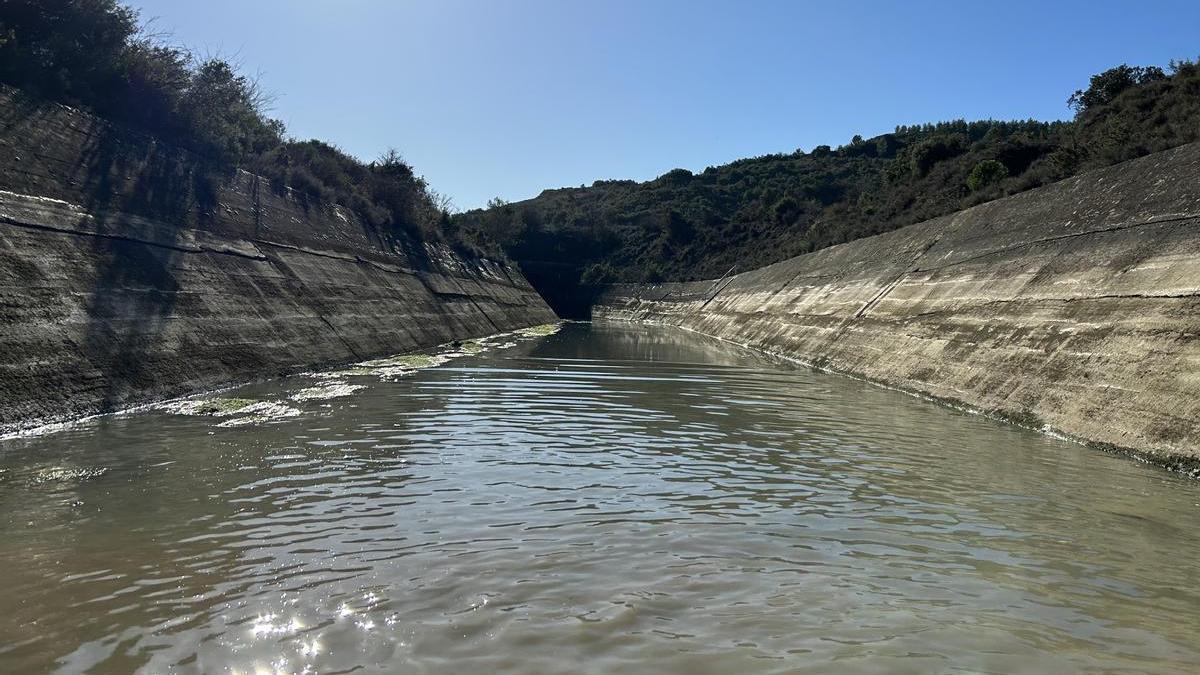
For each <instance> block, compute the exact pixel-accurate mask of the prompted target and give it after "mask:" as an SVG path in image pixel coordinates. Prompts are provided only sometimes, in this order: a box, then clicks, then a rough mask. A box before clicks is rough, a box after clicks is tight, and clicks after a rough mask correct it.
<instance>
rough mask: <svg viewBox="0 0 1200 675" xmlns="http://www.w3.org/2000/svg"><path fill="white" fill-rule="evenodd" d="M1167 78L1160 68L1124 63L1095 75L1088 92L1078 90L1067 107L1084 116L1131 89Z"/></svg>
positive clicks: (1069, 99)
mask: <svg viewBox="0 0 1200 675" xmlns="http://www.w3.org/2000/svg"><path fill="white" fill-rule="evenodd" d="M1166 77H1167V74H1166V73H1165V72H1163V69H1162V68H1159V67H1158V66H1149V67H1145V68H1143V67H1141V66H1130V65H1128V64H1124V63H1122V64H1121V65H1119V66H1117V67H1115V68H1109V69H1108V70H1106V71H1104V72H1103V73H1100V74H1098V75H1093V76H1092V77H1091V80H1090V81H1089V82H1088V88H1087V89H1086V90H1084V89H1076V90H1075V93H1074V94H1071V97H1070V98H1068V99H1067V105H1068V106H1070V107H1071V108H1073V109H1074V110H1075V112H1076V114H1082V113H1084V112H1086V111H1087V110H1089V109H1091V108H1095V107H1096V106H1101V105H1106V104H1108V103H1111V102H1112V101H1113V99H1115V98H1117V96H1119V95H1120V94H1121V92H1123V91H1125V90H1126V89H1131V88H1133V87H1136V86H1137V85H1139V84H1148V83H1150V82H1157V81H1159V80H1164V79H1166Z"/></svg>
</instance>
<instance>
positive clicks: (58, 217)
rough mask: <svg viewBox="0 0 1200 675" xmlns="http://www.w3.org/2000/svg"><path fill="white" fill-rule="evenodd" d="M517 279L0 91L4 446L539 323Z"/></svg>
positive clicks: (545, 311)
mask: <svg viewBox="0 0 1200 675" xmlns="http://www.w3.org/2000/svg"><path fill="white" fill-rule="evenodd" d="M555 319H556V317H555V316H554V313H553V312H552V311H551V310H550V308H549V307H548V306H547V305H546V304H545V303H544V302H543V301H542V299H541V297H540V296H539V295H538V294H537V293H536V292H535V291H534V290H533V289H532V288H531V287H530V286H529V284H528V283H527V282H526V280H525V279H524V277H523V276H522V275H521V274H520V272H519V271H518V270H515V269H513V268H511V267H507V266H504V265H500V264H497V263H493V262H489V261H485V260H479V259H471V258H467V257H463V256H461V255H459V254H457V253H454V252H452V251H450V250H449V249H446V248H445V247H438V246H431V245H420V244H412V243H406V240H405V239H404V238H403V237H396V236H395V235H394V234H389V233H385V232H381V231H379V230H377V229H375V228H372V227H370V226H369V225H367V224H365V223H364V222H362V221H360V220H359V219H358V218H357V217H356V216H355V215H354V213H353V212H351V211H350V210H348V209H345V208H343V207H340V206H335V205H328V204H323V203H314V202H308V201H306V200H304V199H302V198H300V197H298V196H297V195H296V193H294V192H292V191H290V190H288V189H286V188H283V187H282V186H276V187H272V186H270V185H267V183H266V181H265V180H261V179H260V178H258V177H257V176H254V175H251V174H248V173H245V172H236V173H235V172H228V171H226V172H225V173H220V172H214V170H213V169H212V167H205V166H204V165H203V162H202V161H201V160H199V159H197V158H196V157H194V156H191V155H188V154H187V153H183V152H180V151H177V150H174V149H171V148H168V147H165V146H163V145H161V144H160V143H157V142H156V141H154V140H153V139H151V138H148V137H143V136H139V135H136V134H132V133H129V132H126V131H123V130H120V129H115V128H113V127H111V126H109V125H108V124H106V123H104V122H102V121H100V120H98V119H96V118H94V117H91V116H89V115H86V114H84V113H81V112H79V111H75V110H72V109H70V108H65V107H62V106H57V105H48V104H44V103H39V102H36V101H32V100H30V99H28V98H26V97H24V96H22V95H20V94H18V93H16V92H14V91H12V90H8V89H4V90H2V91H0V327H2V329H0V353H3V354H4V358H3V359H0V429H2V430H13V429H17V428H23V427H31V426H35V425H39V424H44V423H47V422H53V421H57V420H63V419H68V418H71V417H77V416H81V415H88V414H93V413H98V412H104V411H108V410H114V409H118V408H121V407H125V406H128V405H131V404H136V403H140V402H146V401H151V400H155V399H161V398H166V397H172V396H178V395H182V394H186V393H190V392H194V391H200V390H204V389H208V388H212V387H216V386H219V385H222V384H227V383H232V382H237V381H242V380H246V379H252V378H259V377H267V376H273V375H279V374H283V373H286V372H291V371H295V370H299V369H304V368H310V367H314V366H320V365H326V364H334V363H339V362H347V361H354V360H361V359H364V358H370V357H373V356H380V355H385V354H394V353H397V352H403V351H406V350H413V349H419V348H423V347H427V346H431V345H435V344H439V343H444V342H448V341H451V340H455V339H464V338H469V337H477V336H481V335H486V334H491V333H497V332H502V331H508V330H512V329H516V328H521V327H525V326H531V325H536V324H542V323H546V322H549V321H554V320H555Z"/></svg>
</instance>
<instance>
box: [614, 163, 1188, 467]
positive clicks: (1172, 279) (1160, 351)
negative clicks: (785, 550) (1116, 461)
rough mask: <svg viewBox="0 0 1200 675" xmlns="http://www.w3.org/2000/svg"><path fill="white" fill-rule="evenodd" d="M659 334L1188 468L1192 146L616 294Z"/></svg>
mask: <svg viewBox="0 0 1200 675" xmlns="http://www.w3.org/2000/svg"><path fill="white" fill-rule="evenodd" d="M594 315H595V316H596V317H597V318H598V319H600V320H629V321H648V322H654V323H663V324H670V325H674V326H679V327H682V328H686V329H689V330H693V331H698V332H700V333H705V334H708V335H713V336H717V337H720V338H724V339H727V340H731V341H734V342H738V343H741V344H745V345H748V346H751V347H754V348H757V349H760V350H765V351H768V352H773V353H776V354H779V355H783V356H786V357H790V358H793V359H798V360H800V361H803V362H806V363H809V364H812V365H815V366H818V367H821V368H825V369H829V370H833V371H838V372H843V373H847V374H851V375H855V376H858V377H862V378H867V379H870V380H872V381H875V382H878V383H880V384H885V385H888V386H893V387H897V388H901V389H904V390H906V391H910V392H914V393H918V394H922V395H927V396H931V397H936V398H938V399H941V400H944V401H947V402H952V403H955V404H959V405H964V406H968V407H970V408H973V409H977V410H981V411H985V412H987V413H989V414H992V415H995V416H997V417H1001V418H1004V419H1008V420H1010V421H1014V422H1017V423H1019V424H1023V425H1026V426H1030V427H1034V428H1038V429H1046V430H1056V431H1059V432H1062V433H1064V434H1067V435H1070V436H1072V437H1074V438H1077V439H1079V440H1083V441H1086V442H1089V443H1092V444H1095V445H1098V446H1101V447H1105V448H1108V449H1117V450H1126V451H1131V452H1133V453H1135V454H1137V455H1138V456H1139V457H1142V458H1145V459H1148V460H1150V461H1154V462H1156V463H1159V464H1162V465H1165V466H1168V467H1172V468H1177V469H1182V470H1186V471H1189V472H1194V471H1196V468H1197V467H1198V466H1200V461H1198V460H1200V144H1192V145H1188V146H1183V147H1180V148H1177V149H1174V150H1170V151H1167V152H1163V153H1159V154H1156V155H1151V156H1148V157H1144V158H1141V159H1138V160H1135V161H1131V162H1127V163H1125V164H1122V165H1118V166H1114V167H1111V168H1108V169H1104V170H1100V171H1096V172H1092V173H1089V174H1085V175H1081V176H1078V177H1076V178H1072V179H1069V180H1066V181H1063V182H1060V183H1057V184H1054V185H1051V186H1048V187H1044V188H1041V189H1037V190H1033V191H1030V192H1026V193H1022V194H1018V195H1014V196H1011V197H1007V198H1004V199H1001V200H997V201H994V202H991V203H987V204H983V205H980V206H977V207H975V208H971V209H968V210H965V211H962V212H959V213H956V214H953V215H950V216H945V217H942V218H937V219H935V220H931V221H927V222H924V223H920V224H917V225H912V226H910V227H906V228H903V229H901V230H897V231H894V232H890V233H887V234H882V235H879V236H875V237H871V238H868V239H863V240H859V241H855V242H851V243H848V244H843V245H840V246H835V247H832V248H828V249H825V250H822V251H818V252H815V253H812V254H808V255H804V256H800V257H797V258H793V259H790V260H786V261H783V262H780V263H777V264H774V265H771V266H768V267H765V268H762V269H757V270H754V271H748V272H744V273H741V274H738V275H736V276H732V277H730V278H727V279H720V280H712V281H706V282H696V283H677V284H671V283H668V284H656V285H626V286H616V287H613V288H612V289H610V290H609V291H608V292H607V293H605V294H604V295H603V296H602V297H601V299H600V304H599V306H597V307H596V308H595V310H594Z"/></svg>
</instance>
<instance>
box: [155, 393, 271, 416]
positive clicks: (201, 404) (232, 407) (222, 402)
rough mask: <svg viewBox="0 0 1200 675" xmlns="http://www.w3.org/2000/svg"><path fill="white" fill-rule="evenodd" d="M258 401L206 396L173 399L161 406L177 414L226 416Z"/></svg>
mask: <svg viewBox="0 0 1200 675" xmlns="http://www.w3.org/2000/svg"><path fill="white" fill-rule="evenodd" d="M256 403H258V401H254V400H251V399H248V398H223V397H218V398H204V399H193V400H188V401H172V402H170V403H165V404H163V405H162V406H161V407H162V409H163V410H166V411H167V412H170V413H174V414H176V415H210V416H213V417H226V416H228V415H234V414H237V413H239V412H242V411H244V410H246V409H247V408H250V407H252V406H254V405H255V404H256Z"/></svg>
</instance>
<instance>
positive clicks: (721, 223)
mask: <svg viewBox="0 0 1200 675" xmlns="http://www.w3.org/2000/svg"><path fill="white" fill-rule="evenodd" d="M1070 103H1071V104H1072V105H1073V106H1074V107H1075V108H1076V111H1077V115H1076V117H1075V119H1074V120H1073V121H1070V122H1038V121H1032V120H1030V121H1015V122H1005V121H995V120H984V121H975V122H966V121H962V120H959V121H953V122H944V123H939V124H926V125H920V126H902V127H897V128H896V130H895V131H894V132H893V133H889V134H884V135H881V136H878V137H875V138H869V139H863V138H861V137H858V136H856V137H855V138H854V139H853V140H851V142H849V143H847V144H846V145H843V146H841V147H838V148H829V147H826V146H821V147H817V148H814V149H813V150H812V151H811V152H803V151H796V152H794V153H792V154H779V155H767V156H763V157H756V158H752V159H744V160H739V161H736V162H733V163H730V164H727V165H725V166H720V167H709V168H708V169H706V170H704V171H703V172H701V173H698V174H692V173H691V172H689V171H687V170H684V169H676V170H674V171H670V172H668V173H666V174H664V175H662V176H660V177H658V178H656V179H654V180H652V181H648V182H645V183H636V182H633V181H597V182H596V183H594V184H593V185H592V186H591V187H586V188H563V189H556V190H546V191H544V192H543V193H542V194H541V195H539V196H538V197H536V198H534V199H530V200H527V201H523V202H517V203H512V204H499V203H498V204H494V205H493V206H492V207H491V208H489V209H485V210H476V211H470V212H467V213H464V214H459V215H458V216H456V217H455V219H454V221H453V225H454V227H455V229H456V230H457V232H456V237H458V238H460V239H462V240H465V241H468V242H471V243H473V244H474V245H475V246H477V247H479V248H480V249H484V250H494V249H496V248H501V249H503V250H505V251H507V252H508V253H509V254H510V255H511V256H512V257H513V258H515V259H516V260H518V261H519V262H520V263H521V264H522V266H523V267H524V268H525V269H526V270H527V272H529V273H530V276H531V280H533V281H534V283H535V284H537V285H539V287H540V288H541V289H546V287H547V286H550V285H552V286H554V287H555V288H550V289H549V291H548V294H550V295H555V294H563V295H566V296H570V297H574V293H575V292H574V291H570V292H566V291H563V290H562V289H561V288H559V287H562V286H574V284H575V283H576V282H578V281H579V280H580V278H582V280H583V282H584V283H585V284H589V283H593V284H596V283H606V282H612V281H658V280H673V281H686V280H693V279H705V278H714V277H719V276H721V275H723V274H725V273H726V272H728V271H729V270H730V269H731V268H732V269H737V270H748V269H753V268H756V267H761V266H763V265H766V264H769V263H772V262H776V261H779V260H783V259H786V258H789V257H792V256H795V255H799V254H802V253H806V252H810V251H814V250H817V249H821V248H824V247H827V246H831V245H834V244H838V243H842V242H846V241H851V240H854V239H858V238H861V237H864V236H869V235H872V234H878V233H881V232H886V231H890V230H894V229H896V228H898V227H902V226H904V225H909V224H912V223H916V222H920V221H923V220H927V219H929V218H933V217H936V216H939V215H943V214H947V213H951V212H954V211H957V210H960V209H963V208H967V207H970V206H973V205H976V204H980V203H983V202H987V201H990V200H993V199H996V198H999V197H1003V196H1005V195H1009V194H1015V193H1019V192H1023V191H1026V190H1029V189H1031V188H1035V187H1038V186H1041V185H1046V184H1049V183H1053V182H1055V181H1058V180H1061V179H1063V178H1066V177H1069V176H1073V175H1076V174H1078V173H1080V172H1083V171H1087V170H1089V169H1094V168H1099V167H1104V166H1109V165H1112V164H1116V163H1118V162H1122V161H1125V160H1128V159H1132V158H1135V157H1140V156H1143V155H1146V154H1149V153H1152V152H1156V151H1160V150H1164V149H1168V148H1172V147H1176V146H1179V145H1182V144H1184V143H1188V142H1190V141H1194V140H1197V139H1200V67H1197V64H1196V63H1193V62H1186V61H1185V62H1180V63H1173V64H1171V67H1170V68H1169V69H1168V70H1166V71H1164V70H1162V69H1159V68H1155V67H1149V68H1133V67H1129V66H1119V67H1117V68H1113V69H1111V70H1109V71H1106V72H1105V73H1101V74H1099V75H1097V76H1095V77H1093V78H1092V79H1091V83H1090V86H1089V87H1088V89H1086V90H1081V91H1079V92H1076V94H1075V95H1074V96H1072V97H1071V100H1070ZM539 281H540V282H541V283H539ZM544 292H546V291H545V290H544ZM560 309H561V306H560ZM568 311H571V310H569V309H568Z"/></svg>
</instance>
